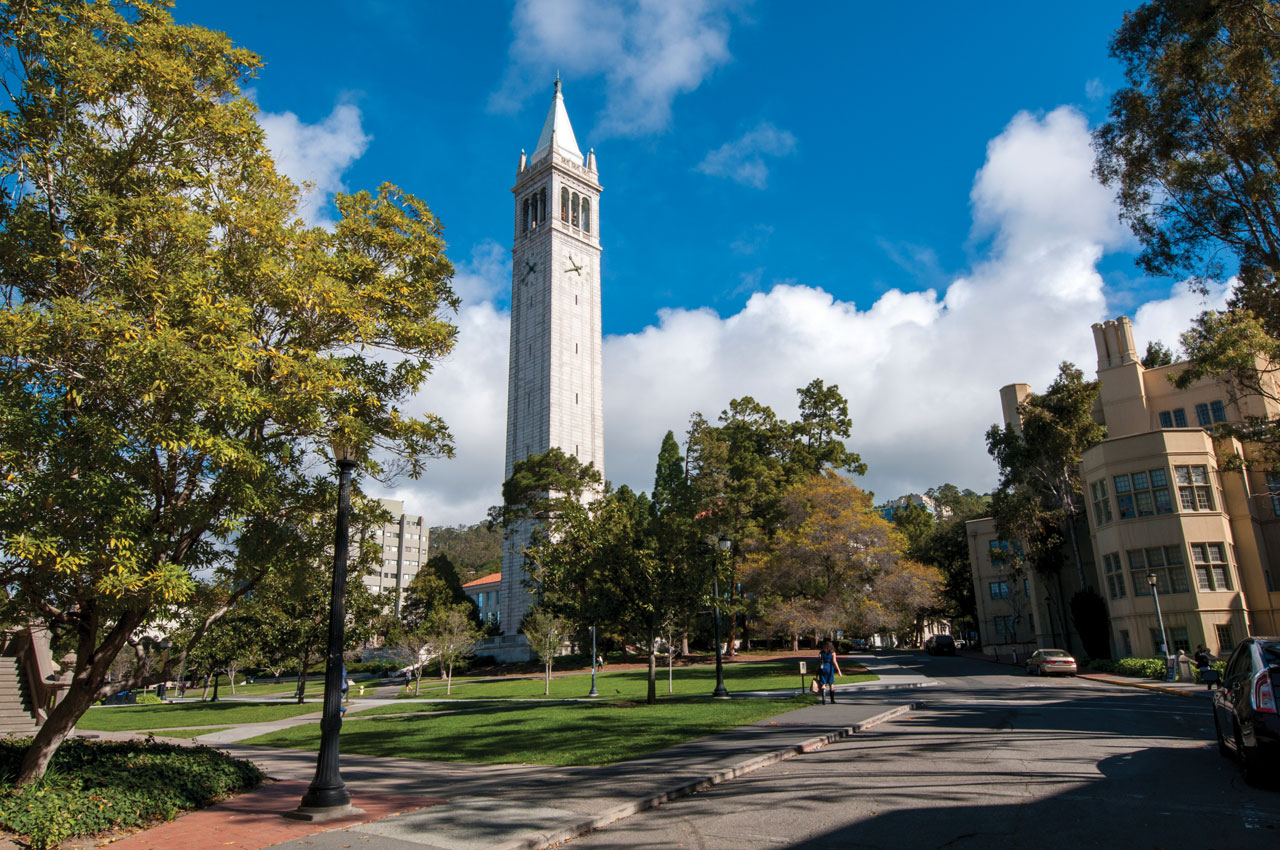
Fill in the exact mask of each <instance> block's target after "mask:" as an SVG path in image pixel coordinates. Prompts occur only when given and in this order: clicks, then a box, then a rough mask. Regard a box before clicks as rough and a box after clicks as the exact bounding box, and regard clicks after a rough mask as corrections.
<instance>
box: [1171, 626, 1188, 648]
mask: <svg viewBox="0 0 1280 850" xmlns="http://www.w3.org/2000/svg"><path fill="white" fill-rule="evenodd" d="M1169 640H1170V641H1172V642H1173V651H1174V652H1177V651H1178V650H1179V649H1181V650H1182V651H1183V652H1190V651H1191V639H1190V638H1189V637H1188V636H1187V629H1186V627H1185V626H1170V627H1169Z"/></svg>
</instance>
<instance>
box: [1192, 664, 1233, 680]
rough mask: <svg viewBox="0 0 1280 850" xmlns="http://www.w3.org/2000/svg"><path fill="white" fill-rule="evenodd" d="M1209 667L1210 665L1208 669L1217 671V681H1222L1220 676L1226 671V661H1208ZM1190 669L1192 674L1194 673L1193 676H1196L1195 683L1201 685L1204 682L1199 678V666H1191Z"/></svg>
mask: <svg viewBox="0 0 1280 850" xmlns="http://www.w3.org/2000/svg"><path fill="white" fill-rule="evenodd" d="M1209 667H1210V669H1212V670H1217V671H1218V681H1219V682H1221V681H1222V676H1223V674H1224V673H1226V672H1227V662H1225V661H1211V662H1209ZM1191 671H1192V673H1194V674H1195V677H1196V684H1197V685H1203V684H1204V682H1202V681H1201V680H1200V668H1199V667H1192V668H1191Z"/></svg>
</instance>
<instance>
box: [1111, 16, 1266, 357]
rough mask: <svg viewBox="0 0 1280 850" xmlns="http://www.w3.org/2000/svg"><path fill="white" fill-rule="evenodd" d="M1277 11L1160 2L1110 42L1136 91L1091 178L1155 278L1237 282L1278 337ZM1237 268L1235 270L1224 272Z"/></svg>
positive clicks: (1122, 98)
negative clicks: (1103, 187) (1109, 191)
mask: <svg viewBox="0 0 1280 850" xmlns="http://www.w3.org/2000/svg"><path fill="white" fill-rule="evenodd" d="M1277 21H1280V4H1277V3H1276V2H1273V0H1198V2H1187V0H1153V2H1148V3H1144V4H1142V5H1141V6H1139V7H1138V8H1137V9H1136V10H1134V11H1132V12H1129V13H1126V15H1125V17H1124V23H1123V24H1122V25H1121V27H1120V29H1119V30H1118V31H1117V32H1116V34H1115V37H1114V38H1113V39H1112V41H1111V54H1112V56H1114V57H1115V58H1116V59H1117V60H1119V61H1120V62H1121V64H1122V65H1123V66H1124V73H1125V78H1126V80H1127V81H1128V86H1126V87H1125V88H1123V89H1121V90H1120V91H1118V92H1117V93H1116V94H1115V95H1114V96H1113V97H1112V99H1111V114H1110V120H1108V121H1107V122H1106V123H1105V124H1103V125H1101V126H1100V127H1098V129H1097V130H1096V131H1095V132H1094V146H1095V149H1096V151H1097V164H1096V168H1095V171H1096V173H1097V175H1098V176H1099V177H1100V178H1101V179H1102V180H1103V182H1104V183H1106V184H1107V185H1110V186H1114V187H1115V188H1116V190H1117V197H1118V200H1119V204H1120V215H1121V218H1122V219H1124V220H1125V221H1126V222H1128V224H1129V226H1130V227H1131V228H1132V229H1133V232H1134V234H1135V235H1136V236H1137V237H1138V239H1139V241H1140V242H1141V244H1142V253H1141V254H1140V256H1139V262H1140V263H1141V265H1142V266H1143V268H1144V269H1146V270H1147V271H1148V272H1149V273H1151V274H1153V275H1172V276H1177V275H1181V274H1186V273H1190V274H1192V275H1196V276H1207V277H1217V278H1222V277H1225V276H1227V275H1230V274H1233V273H1234V274H1238V275H1239V277H1240V286H1239V287H1238V288H1237V290H1236V292H1235V295H1234V306H1237V307H1240V308H1244V309H1248V310H1251V311H1253V312H1254V314H1255V315H1256V316H1257V317H1258V318H1259V320H1260V321H1261V322H1262V324H1263V326H1264V327H1265V328H1266V329H1267V330H1268V332H1269V333H1270V334H1271V336H1273V337H1275V336H1280V299H1278V298H1277V289H1276V275H1277V274H1278V273H1280V161H1278V160H1277V159H1276V155H1275V152H1276V150H1277V149H1280V39H1278V38H1277V37H1276V27H1277ZM1228 263H1230V265H1228Z"/></svg>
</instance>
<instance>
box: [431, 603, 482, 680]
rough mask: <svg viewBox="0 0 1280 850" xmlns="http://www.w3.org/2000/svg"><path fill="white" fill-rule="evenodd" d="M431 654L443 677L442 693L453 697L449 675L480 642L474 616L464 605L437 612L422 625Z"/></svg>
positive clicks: (464, 661)
mask: <svg viewBox="0 0 1280 850" xmlns="http://www.w3.org/2000/svg"><path fill="white" fill-rule="evenodd" d="M426 631H427V635H428V638H429V644H430V647H431V653H432V654H433V655H434V656H435V658H436V661H437V663H439V665H440V672H441V674H443V675H444V681H445V686H444V692H445V694H446V695H449V694H452V693H453V671H454V669H455V668H457V667H461V666H462V665H464V664H466V661H467V658H468V656H470V655H471V653H472V652H473V651H474V650H475V647H476V641H478V640H480V629H479V627H478V626H477V625H476V622H475V616H474V615H473V613H472V611H471V609H470V608H469V607H467V606H466V605H448V606H446V607H444V608H437V609H436V610H435V611H433V612H432V613H431V617H430V619H428V620H427V623H426Z"/></svg>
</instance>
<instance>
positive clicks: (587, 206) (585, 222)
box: [582, 197, 591, 233]
mask: <svg viewBox="0 0 1280 850" xmlns="http://www.w3.org/2000/svg"><path fill="white" fill-rule="evenodd" d="M582 230H583V231H584V232H585V233H590V232H591V201H590V200H589V199H587V198H585V197H584V198H583V199H582Z"/></svg>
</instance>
